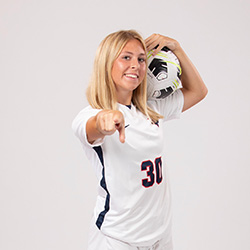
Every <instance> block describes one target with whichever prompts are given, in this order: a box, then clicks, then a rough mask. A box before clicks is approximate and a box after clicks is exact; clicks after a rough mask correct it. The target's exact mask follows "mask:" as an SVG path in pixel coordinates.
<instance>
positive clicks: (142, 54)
mask: <svg viewBox="0 0 250 250" xmlns="http://www.w3.org/2000/svg"><path fill="white" fill-rule="evenodd" d="M122 53H127V54H130V55H133V54H134V53H132V52H130V51H123V52H122ZM139 56H146V53H140V54H139Z"/></svg>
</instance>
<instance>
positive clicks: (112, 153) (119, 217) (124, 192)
mask: <svg viewBox="0 0 250 250" xmlns="http://www.w3.org/2000/svg"><path fill="white" fill-rule="evenodd" d="M149 106H150V107H151V108H153V109H154V110H156V111H157V112H159V113H160V114H162V115H164V120H160V121H159V124H152V123H151V122H150V120H149V119H148V118H147V117H145V116H144V115H143V114H142V113H140V112H139V111H138V110H137V109H136V107H135V106H133V105H132V107H131V109H129V108H128V107H126V106H124V105H121V104H119V105H118V108H119V110H120V111H121V112H122V113H123V114H124V118H125V126H126V128H125V137H126V139H125V143H124V144H122V143H121V142H120V141H119V136H118V132H115V133H114V134H113V135H111V136H106V137H105V138H104V139H103V140H100V141H98V142H95V144H94V145H91V144H89V143H88V141H87V136H86V122H87V121H88V119H89V118H90V117H92V116H94V115H96V114H97V113H98V112H99V111H100V110H95V109H92V108H91V107H90V106H88V107H87V108H85V109H83V110H82V111H81V112H80V113H79V114H78V115H77V117H76V118H75V120H74V121H73V124H72V127H73V130H74V132H75V134H76V136H77V137H78V138H79V139H80V141H81V142H82V145H83V147H84V150H85V152H86V154H87V156H88V158H89V159H90V161H91V163H92V165H93V166H94V170H95V173H96V176H97V178H98V180H99V183H100V186H99V189H98V197H97V202H96V206H95V209H94V218H95V221H97V220H98V218H100V215H101V214H102V213H103V212H104V211H105V210H106V211H105V212H104V216H103V217H102V218H103V220H102V222H101V223H100V224H99V226H100V230H101V232H102V233H103V234H104V235H106V236H108V237H110V238H113V239H117V240H119V241H123V242H126V243H129V244H130V245H132V246H137V247H140V246H141V247H143V246H150V245H151V246H153V245H154V244H155V243H156V242H157V241H159V240H160V239H162V237H163V236H164V237H168V239H165V240H167V241H169V240H170V239H171V197H170V190H169V187H168V185H169V182H168V180H167V177H166V176H162V174H164V173H165V171H163V173H162V171H161V164H160V163H161V162H162V168H166V164H165V162H164V158H163V154H164V152H163V126H162V125H163V124H162V123H163V121H167V120H170V119H174V118H178V117H179V116H180V114H181V111H182V107H183V95H182V92H181V91H180V90H177V91H176V92H175V93H174V94H173V95H172V96H169V97H167V98H166V99H165V100H162V101H152V102H149ZM93 146H98V150H99V153H100V152H101V153H102V156H103V161H104V166H103V164H102V161H101V159H100V154H99V155H98V154H97V152H96V150H94V148H93ZM95 149H96V148H95ZM151 170H153V171H151ZM101 184H102V185H101ZM103 184H105V185H104V186H103ZM147 185H148V186H147ZM99 222H100V220H99Z"/></svg>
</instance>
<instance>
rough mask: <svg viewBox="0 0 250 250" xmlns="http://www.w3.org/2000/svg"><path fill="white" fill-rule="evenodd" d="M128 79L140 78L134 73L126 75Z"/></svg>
mask: <svg viewBox="0 0 250 250" xmlns="http://www.w3.org/2000/svg"><path fill="white" fill-rule="evenodd" d="M124 75H125V76H126V77H129V78H132V79H137V78H139V76H138V75H137V74H132V73H126V74H124Z"/></svg>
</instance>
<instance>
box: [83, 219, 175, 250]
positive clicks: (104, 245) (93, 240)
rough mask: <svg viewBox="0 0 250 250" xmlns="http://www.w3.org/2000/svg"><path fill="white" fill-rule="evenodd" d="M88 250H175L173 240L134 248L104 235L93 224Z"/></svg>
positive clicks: (164, 240)
mask: <svg viewBox="0 0 250 250" xmlns="http://www.w3.org/2000/svg"><path fill="white" fill-rule="evenodd" d="M92 222H93V221H92ZM87 250H173V244H172V240H169V239H168V240H167V239H164V238H163V239H161V240H159V241H157V242H155V244H153V245H152V246H145V247H141V246H140V247H137V246H132V245H130V244H128V243H126V242H123V241H120V240H116V239H114V238H111V237H108V236H106V235H104V234H103V233H102V232H101V231H100V230H99V229H98V228H97V226H96V225H95V223H91V227H90V231H89V241H88V248H87Z"/></svg>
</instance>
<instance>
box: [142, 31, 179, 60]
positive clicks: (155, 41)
mask: <svg viewBox="0 0 250 250" xmlns="http://www.w3.org/2000/svg"><path fill="white" fill-rule="evenodd" d="M145 43H146V47H147V50H148V51H150V50H152V49H154V48H155V47H156V46H157V45H159V46H158V47H157V49H155V50H154V52H153V54H152V55H153V56H155V55H156V54H157V53H158V52H159V51H160V50H161V49H162V48H163V47H165V46H167V47H168V48H169V49H170V50H171V51H172V52H174V51H175V50H177V49H179V48H180V44H179V43H178V42H177V41H176V40H174V39H172V38H170V37H166V36H162V35H160V34H153V35H151V36H150V37H148V38H147V39H146V40H145Z"/></svg>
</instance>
